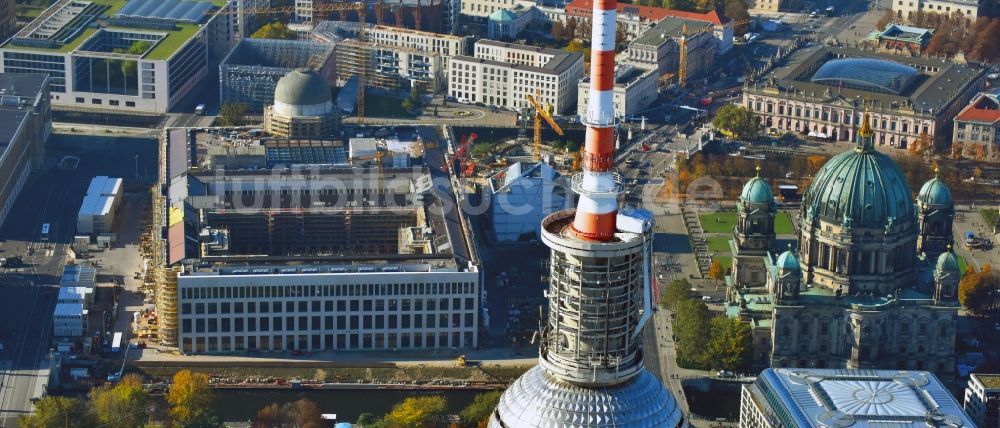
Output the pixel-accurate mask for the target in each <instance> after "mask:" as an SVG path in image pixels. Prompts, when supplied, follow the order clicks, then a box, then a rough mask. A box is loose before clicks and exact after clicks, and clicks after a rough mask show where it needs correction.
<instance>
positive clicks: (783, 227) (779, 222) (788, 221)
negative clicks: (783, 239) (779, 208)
mask: <svg viewBox="0 0 1000 428" xmlns="http://www.w3.org/2000/svg"><path fill="white" fill-rule="evenodd" d="M774 233H775V234H778V235H791V234H793V233H795V229H792V216H790V215H788V213H778V215H776V216H774Z"/></svg>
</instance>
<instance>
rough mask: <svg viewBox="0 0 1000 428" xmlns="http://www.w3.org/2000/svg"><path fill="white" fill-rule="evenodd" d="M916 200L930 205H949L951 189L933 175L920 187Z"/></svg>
mask: <svg viewBox="0 0 1000 428" xmlns="http://www.w3.org/2000/svg"><path fill="white" fill-rule="evenodd" d="M917 200H918V201H920V202H923V203H925V204H930V205H951V204H952V202H951V189H949V188H948V185H947V184H945V183H944V182H943V181H941V180H939V179H938V178H937V177H936V176H935V177H934V178H932V179H930V180H928V181H927V182H926V183H924V185H923V187H921V188H920V193H919V194H918V195H917Z"/></svg>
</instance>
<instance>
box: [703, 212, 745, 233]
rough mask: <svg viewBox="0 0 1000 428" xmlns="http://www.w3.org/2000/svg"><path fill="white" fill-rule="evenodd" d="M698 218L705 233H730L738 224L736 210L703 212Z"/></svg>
mask: <svg viewBox="0 0 1000 428" xmlns="http://www.w3.org/2000/svg"><path fill="white" fill-rule="evenodd" d="M698 219H699V220H701V228H702V229H704V230H705V233H729V232H732V231H733V227H735V226H736V211H726V212H715V213H708V214H702V215H700V216H698Z"/></svg>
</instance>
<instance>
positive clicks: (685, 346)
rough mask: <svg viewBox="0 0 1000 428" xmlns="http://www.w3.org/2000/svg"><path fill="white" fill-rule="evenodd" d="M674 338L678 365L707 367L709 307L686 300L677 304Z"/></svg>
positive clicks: (696, 301)
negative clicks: (706, 350) (706, 349)
mask: <svg viewBox="0 0 1000 428" xmlns="http://www.w3.org/2000/svg"><path fill="white" fill-rule="evenodd" d="M675 314H676V316H677V318H676V320H674V336H675V343H676V346H677V360H678V361H677V363H678V364H679V365H682V366H684V367H699V368H708V367H705V366H706V364H707V362H708V361H707V360H706V359H705V348H706V346H707V345H708V340H709V338H710V337H711V330H710V329H709V320H710V319H711V318H712V315H711V313H710V312H709V311H708V306H705V303H703V302H701V301H698V300H685V301H683V302H680V303H678V304H677V309H676V310H675Z"/></svg>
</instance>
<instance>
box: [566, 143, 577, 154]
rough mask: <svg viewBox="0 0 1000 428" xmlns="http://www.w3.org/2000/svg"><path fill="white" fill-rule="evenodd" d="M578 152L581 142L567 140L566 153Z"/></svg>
mask: <svg viewBox="0 0 1000 428" xmlns="http://www.w3.org/2000/svg"><path fill="white" fill-rule="evenodd" d="M578 150H580V142H579V141H576V140H567V141H566V151H567V152H575V151H578Z"/></svg>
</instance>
